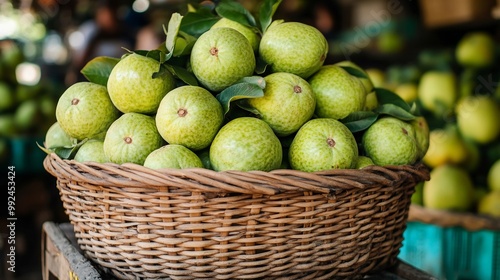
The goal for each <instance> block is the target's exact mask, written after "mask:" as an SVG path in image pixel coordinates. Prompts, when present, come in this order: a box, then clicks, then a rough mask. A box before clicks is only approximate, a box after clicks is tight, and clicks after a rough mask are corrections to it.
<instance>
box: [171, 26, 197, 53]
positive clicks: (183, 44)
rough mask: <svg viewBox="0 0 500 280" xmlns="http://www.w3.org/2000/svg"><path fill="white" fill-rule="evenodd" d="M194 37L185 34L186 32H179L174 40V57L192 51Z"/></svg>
mask: <svg viewBox="0 0 500 280" xmlns="http://www.w3.org/2000/svg"><path fill="white" fill-rule="evenodd" d="M195 42H196V37H194V36H191V35H189V34H187V33H186V32H182V31H179V33H178V34H177V38H176V40H175V48H174V54H173V56H174V57H179V56H183V55H188V54H190V53H191V50H192V49H193V46H194V43H195Z"/></svg>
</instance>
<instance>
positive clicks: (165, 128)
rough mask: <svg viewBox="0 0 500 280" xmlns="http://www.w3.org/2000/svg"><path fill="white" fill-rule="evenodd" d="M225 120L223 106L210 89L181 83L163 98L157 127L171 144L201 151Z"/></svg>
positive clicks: (157, 118) (158, 113)
mask: <svg viewBox="0 0 500 280" xmlns="http://www.w3.org/2000/svg"><path fill="white" fill-rule="evenodd" d="M223 119H224V116H223V112H222V105H221V104H220V103H219V101H218V100H217V99H216V98H215V97H214V96H213V95H212V94H211V93H210V92H209V91H208V90H206V89H204V88H202V87H198V86H182V87H178V88H176V89H174V90H172V91H171V92H169V93H168V94H167V95H166V96H165V97H164V98H163V100H162V101H161V103H160V107H159V108H158V112H157V114H156V126H157V128H158V132H159V133H160V135H161V136H162V137H163V139H165V141H167V142H168V143H169V144H179V145H183V146H186V147H187V148H189V149H192V150H201V149H204V148H206V147H208V146H209V145H210V143H211V142H212V140H213V139H214V137H215V135H216V134H217V131H219V128H220V127H221V125H222V122H223Z"/></svg>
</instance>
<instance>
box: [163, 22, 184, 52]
mask: <svg viewBox="0 0 500 280" xmlns="http://www.w3.org/2000/svg"><path fill="white" fill-rule="evenodd" d="M182 18H183V17H182V16H181V14H179V13H173V14H172V16H171V17H170V21H169V22H168V28H167V30H165V26H163V30H164V31H165V35H166V36H167V37H166V39H165V46H166V48H167V57H166V60H168V59H169V58H170V57H172V55H173V54H174V49H175V43H176V41H177V34H178V33H179V29H180V28H181V22H182Z"/></svg>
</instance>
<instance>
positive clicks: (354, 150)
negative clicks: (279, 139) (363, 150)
mask: <svg viewBox="0 0 500 280" xmlns="http://www.w3.org/2000/svg"><path fill="white" fill-rule="evenodd" d="M288 160H289V162H290V166H291V167H292V169H296V170H301V171H306V172H315V171H321V170H330V169H343V168H354V167H355V166H356V162H357V160H358V146H357V144H356V139H355V138H354V135H353V134H352V133H351V131H350V130H349V129H348V128H347V127H346V126H345V125H344V124H343V123H341V122H340V121H337V120H334V119H328V118H319V119H312V120H310V121H308V122H307V123H305V124H304V125H303V126H302V127H301V128H300V129H299V131H298V132H297V135H295V137H294V139H293V141H292V144H291V145H290V149H289V152H288Z"/></svg>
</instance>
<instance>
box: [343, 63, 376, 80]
mask: <svg viewBox="0 0 500 280" xmlns="http://www.w3.org/2000/svg"><path fill="white" fill-rule="evenodd" d="M338 66H339V67H341V68H342V69H344V70H345V71H346V72H347V73H349V74H350V75H351V76H354V77H356V78H359V79H369V77H368V75H367V74H366V73H365V72H364V71H362V70H359V69H357V68H354V67H351V66H342V65H338Z"/></svg>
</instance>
